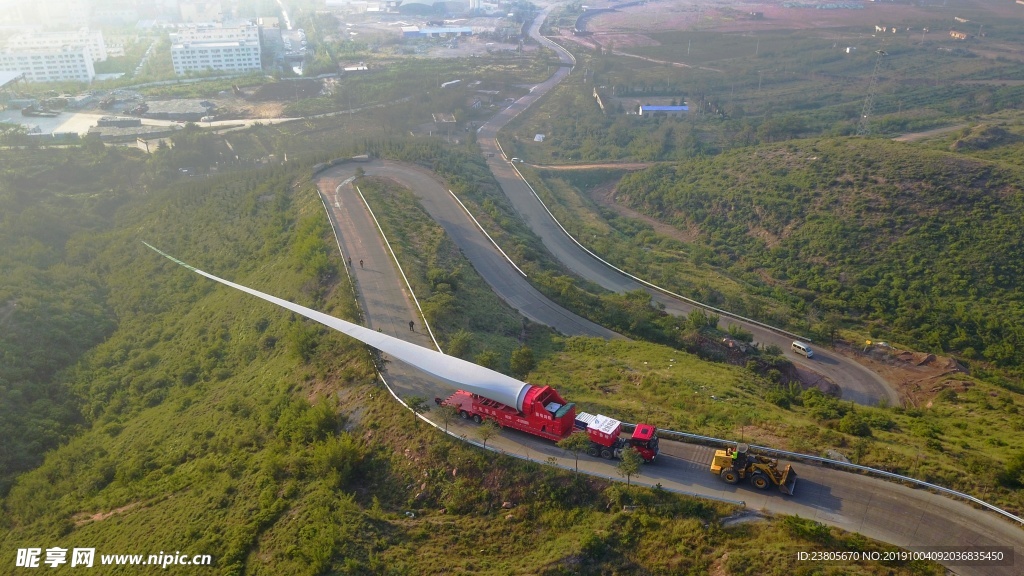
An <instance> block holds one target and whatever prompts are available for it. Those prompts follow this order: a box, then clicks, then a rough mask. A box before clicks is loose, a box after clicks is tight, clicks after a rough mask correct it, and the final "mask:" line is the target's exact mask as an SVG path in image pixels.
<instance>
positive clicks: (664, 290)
mask: <svg viewBox="0 0 1024 576" xmlns="http://www.w3.org/2000/svg"><path fill="white" fill-rule="evenodd" d="M495 141H497V138H495ZM512 169H513V170H515V171H516V174H518V175H519V177H520V178H522V179H523V182H524V183H526V185H527V186H528V187H529V188H530V191H531V192H533V196H534V197H535V198H537V201H538V202H540V205H541V206H543V207H544V210H545V211H546V212H547V213H548V216H551V219H552V220H554V221H555V224H558V227H559V228H561V229H562V232H563V233H565V235H566V236H568V237H569V239H570V240H572V241H573V242H574V243H575V244H576V245H577V246H579V247H580V249H581V250H583V251H584V252H586V253H587V254H590V255H591V256H592V257H593V258H594V259H595V260H597V261H598V262H601V263H602V264H604V265H605V266H607V267H609V268H611V269H612V270H615V271H616V272H618V273H619V274H622V275H623V276H625V277H627V278H631V279H633V280H636V281H637V282H639V283H641V284H643V285H644V286H649V287H651V288H653V289H655V290H657V291H659V292H661V293H663V294H668V295H669V296H671V297H673V298H678V299H679V300H682V301H684V302H688V303H690V304H692V305H694V306H697V307H700V308H704V309H705V310H711V311H712V312H716V313H718V314H721V315H722V316H728V317H729V318H735V319H736V320H741V321H743V322H748V323H750V324H754V325H756V326H760V327H761V328H765V329H768V330H771V331H773V332H778V333H779V334H784V335H786V336H789V337H790V338H796V339H797V340H803V341H804V342H813V341H814V340H812V339H810V338H808V337H806V336H802V335H800V334H796V333H794V332H790V331H788V330H784V329H782V328H779V327H778V326H772V325H771V324H765V323H764V322H761V321H758V320H754V319H753V318H747V317H745V316H740V315H739V314H736V313H733V312H729V311H728V310H723V309H721V308H715V307H714V306H710V305H708V304H705V303H703V302H699V301H697V300H694V299H693V298H687V297H686V296H683V295H682V294H676V293H675V292H673V291H671V290H669V289H668V288H663V287H661V286H658V285H657V284H655V283H653V282H649V281H647V280H644V279H643V278H641V277H639V276H636V275H634V274H630V273H629V272H626V271H625V270H623V269H622V268H619V267H618V266H616V265H614V264H612V263H611V262H609V261H607V260H605V259H604V258H601V257H600V256H598V255H597V254H595V253H594V252H593V251H592V250H590V249H589V248H587V247H586V246H584V245H583V244H582V243H580V241H579V240H577V239H576V237H575V236H573V235H572V234H570V233H569V231H568V230H567V229H566V228H565V226H562V223H561V222H559V220H558V218H555V215H554V213H553V212H551V209H550V208H548V205H547V204H546V203H544V200H543V199H541V197H540V194H538V193H537V191H536V190H534V188H533V185H531V184H530V182H529V180H527V179H526V177H525V176H523V173H522V172H520V171H519V168H518V167H517V166H516V165H515V163H514V162H513V163H512Z"/></svg>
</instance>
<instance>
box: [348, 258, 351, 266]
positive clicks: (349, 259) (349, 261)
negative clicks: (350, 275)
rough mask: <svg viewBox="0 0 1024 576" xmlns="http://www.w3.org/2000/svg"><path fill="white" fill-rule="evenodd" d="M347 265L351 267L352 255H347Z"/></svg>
mask: <svg viewBox="0 0 1024 576" xmlns="http://www.w3.org/2000/svg"><path fill="white" fill-rule="evenodd" d="M348 267H349V268H351V267H352V257H351V256H349V257H348Z"/></svg>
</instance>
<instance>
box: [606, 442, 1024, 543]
mask: <svg viewBox="0 0 1024 576" xmlns="http://www.w3.org/2000/svg"><path fill="white" fill-rule="evenodd" d="M622 425H623V427H635V426H636V424H630V423H627V422H623V423H622ZM658 435H659V436H662V437H665V436H675V437H677V438H681V439H684V440H689V441H697V442H700V443H704V444H714V445H716V446H722V447H726V446H735V445H736V442H734V441H730V440H723V439H721V438H713V437H711V436H701V435H700V434H690V433H689V432H679V431H677V430H667V429H664V428H658ZM749 446H750V448H752V449H754V451H756V452H759V453H762V454H770V455H773V456H781V457H784V458H787V459H790V460H800V461H803V462H815V463H817V464H827V465H829V466H833V467H836V468H845V469H847V470H848V471H857V472H863V473H866V474H872V475H875V476H880V477H882V478H886V479H888V480H896V481H899V482H907V483H910V484H914V485H915V486H919V487H921V488H928V489H930V490H935V491H937V492H941V493H943V494H946V495H947V496H954V497H957V498H962V499H964V500H967V501H968V502H973V503H974V504H977V505H978V506H982V507H984V508H987V509H989V510H991V511H993V512H995V513H997V514H1000V515H1002V516H1005V517H1006V518H1009V519H1010V520H1013V521H1014V522H1017V523H1018V524H1022V525H1024V518H1021V517H1019V516H1016V515H1014V514H1011V513H1010V512H1007V511H1006V510H1003V509H1002V508H999V507H997V506H994V505H992V504H989V503H988V502H985V501H984V500H980V499H978V498H975V497H974V496H971V495H970V494H964V493H963V492H957V491H956V490H951V489H949V488H946V487H943V486H939V485H938V484H932V483H931V482H925V481H924V480H918V479H916V478H911V477H909V476H903V475H901V474H896V473H893V472H887V471H885V470H879V469H877V468H871V467H869V466H861V465H860V464H851V463H849V462H843V461H841V460H832V459H831V458H822V457H821V456H812V455H810V454H800V453H799V452H788V451H786V450H778V449H776V448H769V447H768V446H758V445H756V444H749Z"/></svg>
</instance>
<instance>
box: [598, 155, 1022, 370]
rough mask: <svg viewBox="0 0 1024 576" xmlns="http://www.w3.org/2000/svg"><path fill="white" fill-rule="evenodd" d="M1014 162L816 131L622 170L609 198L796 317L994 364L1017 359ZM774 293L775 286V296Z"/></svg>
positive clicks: (1018, 214)
mask: <svg viewBox="0 0 1024 576" xmlns="http://www.w3.org/2000/svg"><path fill="white" fill-rule="evenodd" d="M1021 176H1022V174H1021V171H1020V170H1019V169H1018V168H1014V167H1010V166H1006V165H996V164H992V163H987V162H982V161H976V160H971V159H967V158H963V157H956V156H952V155H950V154H946V153H941V152H930V151H920V150H917V149H911V148H908V147H906V146H903V145H899V144H895V143H879V142H871V143H868V142H864V141H853V140H827V141H815V142H804V143H799V144H795V143H791V144H789V145H786V146H772V147H764V148H760V149H758V150H757V151H755V152H753V153H750V152H745V153H743V154H739V153H728V154H724V155H722V156H720V157H718V158H715V159H711V160H699V161H690V162H686V163H682V164H679V165H678V166H676V167H667V166H662V167H658V168H652V169H649V170H646V171H644V172H640V173H635V174H631V175H629V176H626V177H625V178H623V180H622V182H621V184H620V187H619V190H618V195H619V198H620V199H622V200H624V201H626V202H628V203H629V204H630V205H631V206H633V207H635V208H637V209H639V210H642V211H644V212H646V213H648V214H651V215H652V216H655V217H657V218H660V219H663V220H666V221H669V222H672V223H674V224H675V225H677V226H678V227H680V228H686V229H688V230H696V231H698V232H699V239H698V240H697V243H698V244H700V245H702V246H706V247H708V248H710V251H708V252H706V253H704V254H705V255H704V257H705V258H707V259H708V260H709V261H710V262H709V263H711V264H713V265H715V266H718V267H721V268H724V269H728V270H730V271H731V272H732V273H733V274H735V275H736V276H738V277H741V278H743V279H744V280H747V281H748V282H750V284H751V285H752V287H753V290H755V291H756V292H758V293H761V294H762V295H771V296H773V297H776V298H779V297H781V298H783V300H784V301H785V302H786V303H787V304H788V305H789V306H790V307H791V309H792V310H793V311H794V314H795V315H799V316H804V317H805V316H806V315H808V314H811V315H817V314H827V313H829V312H835V313H839V314H842V315H843V316H844V317H845V318H847V319H849V320H854V321H856V322H858V323H859V324H861V325H862V326H868V327H871V331H872V336H876V337H882V338H890V339H895V340H898V341H905V342H908V343H912V344H915V345H917V346H920V347H922V348H926V349H930V350H934V351H936V352H943V351H945V352H953V353H957V354H960V355H963V356H964V357H967V358H977V359H983V360H987V361H989V362H991V363H993V364H997V365H999V366H1003V367H1019V366H1020V365H1021V364H1022V363H1024V328H1022V327H1024V295H1022V293H1021V292H1020V290H1019V285H1020V281H1021V278H1024V230H1022V229H1021V227H1020V226H1019V222H1020V221H1021V220H1022V219H1024V193H1022V191H1021V189H1020V185H1019V182H1020V181H1021V179H1022V178H1021ZM778 288H782V289H783V290H782V291H781V292H780V291H779V290H778Z"/></svg>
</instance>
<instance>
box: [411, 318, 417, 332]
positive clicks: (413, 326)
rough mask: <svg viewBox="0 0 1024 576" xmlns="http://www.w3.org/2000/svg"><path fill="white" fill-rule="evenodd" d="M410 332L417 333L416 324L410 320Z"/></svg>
mask: <svg viewBox="0 0 1024 576" xmlns="http://www.w3.org/2000/svg"><path fill="white" fill-rule="evenodd" d="M409 331H410V332H415V331H416V323H415V322H413V321H412V320H409Z"/></svg>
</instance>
